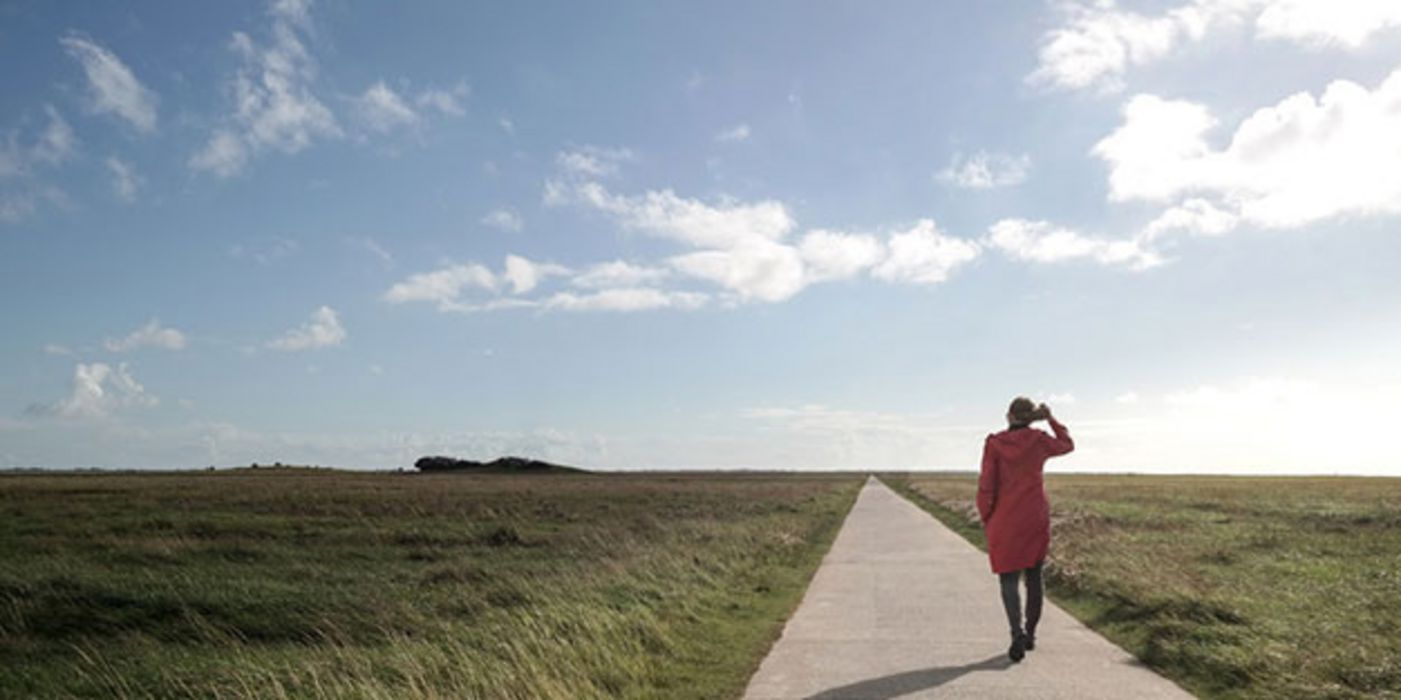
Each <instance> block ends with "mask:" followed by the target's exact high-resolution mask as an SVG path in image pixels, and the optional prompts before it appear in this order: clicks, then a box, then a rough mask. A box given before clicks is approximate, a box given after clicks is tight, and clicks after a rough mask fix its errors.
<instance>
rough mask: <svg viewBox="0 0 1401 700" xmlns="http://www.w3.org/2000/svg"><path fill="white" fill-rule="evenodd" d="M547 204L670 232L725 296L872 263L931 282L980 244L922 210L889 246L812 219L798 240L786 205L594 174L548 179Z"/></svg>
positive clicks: (782, 296) (674, 259)
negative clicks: (605, 181) (628, 187)
mask: <svg viewBox="0 0 1401 700" xmlns="http://www.w3.org/2000/svg"><path fill="white" fill-rule="evenodd" d="M545 200H546V203H547V204H550V205H553V206H558V205H561V204H566V203H577V204H583V205H585V206H589V207H592V208H595V209H598V210H600V211H603V212H606V213H608V214H611V215H612V216H613V217H614V218H615V219H616V220H617V221H618V222H619V223H620V224H621V225H622V226H623V227H624V228H627V229H631V230H636V231H640V232H643V233H647V234H650V235H653V236H657V237H659V238H665V239H670V240H674V241H677V242H679V243H682V244H685V245H688V246H690V247H692V248H696V249H698V250H696V251H695V252H691V253H684V254H680V255H674V256H671V257H669V258H667V260H666V262H667V265H668V266H669V267H670V268H672V269H673V270H675V271H677V272H679V273H681V274H682V275H685V276H689V277H692V278H695V279H699V280H703V281H706V282H710V283H712V284H715V285H717V286H719V287H721V288H723V289H724V290H726V291H727V292H729V293H730V294H731V295H732V296H731V297H729V301H731V302H746V301H764V302H777V301H783V300H786V299H789V298H791V297H792V296H794V295H795V294H797V293H798V292H800V291H802V290H803V289H804V288H805V287H807V286H808V285H810V284H812V283H815V282H822V281H827V280H833V279H841V278H846V277H852V276H854V275H856V274H858V273H860V272H862V271H863V270H867V269H870V270H871V271H872V274H873V275H875V276H876V277H878V278H880V279H884V280H887V281H895V282H913V283H920V284H930V283H936V282H942V281H944V280H945V279H946V278H947V276H948V274H949V272H951V271H952V270H953V269H954V268H955V267H958V266H959V265H961V264H963V263H966V262H968V261H969V260H972V259H973V258H975V257H977V254H978V250H979V248H978V244H977V243H974V242H972V241H965V240H962V239H958V238H953V237H949V236H944V235H943V234H941V233H939V232H938V231H937V229H936V227H935V225H934V222H933V221H930V220H923V221H920V222H918V223H917V224H915V225H914V227H913V228H912V229H910V230H908V231H898V232H895V233H893V234H892V235H890V236H889V242H888V246H882V245H881V244H880V242H879V240H878V239H876V238H875V237H874V236H872V235H869V234H846V233H839V232H833V231H827V230H822V229H817V230H814V231H811V232H809V234H808V235H807V236H805V237H804V238H803V239H801V240H800V241H799V242H798V244H797V245H796V246H795V245H792V244H790V243H788V242H786V240H787V239H788V236H789V234H790V233H792V232H793V231H794V229H796V227H797V223H796V221H794V219H793V217H792V215H791V214H790V213H789V211H788V207H787V206H786V205H784V204H783V203H782V202H779V201H775V200H763V201H759V202H752V203H744V202H738V201H736V200H733V199H730V198H723V197H722V198H720V199H719V201H717V202H715V203H706V202H702V201H699V200H695V199H688V198H684V197H680V196H678V195H677V194H676V193H675V192H673V191H671V190H669V189H667V190H651V191H647V192H645V193H643V194H641V195H634V196H627V195H615V194H613V193H610V192H609V191H608V190H607V189H606V188H605V187H604V186H603V185H601V184H599V183H597V182H592V181H584V182H571V181H563V180H551V181H549V182H547V183H546V195H545Z"/></svg>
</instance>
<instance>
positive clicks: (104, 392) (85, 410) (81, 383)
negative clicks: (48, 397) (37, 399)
mask: <svg viewBox="0 0 1401 700" xmlns="http://www.w3.org/2000/svg"><path fill="white" fill-rule="evenodd" d="M157 403H159V400H158V399H157V398H156V397H154V396H151V395H150V394H148V393H146V388H145V387H143V386H141V384H140V383H139V382H137V381H136V379H135V378H134V377H132V376H131V372H130V371H129V370H128V369H127V366H126V363H122V364H120V365H117V367H116V368H113V367H112V366H111V365H108V364H105V363H102V362H94V363H92V364H81V363H80V364H78V365H77V366H76V367H75V368H74V369H73V393H72V394H70V395H69V396H68V398H65V399H60V400H59V401H57V402H55V403H53V404H35V405H32V406H30V407H29V410H28V413H30V414H31V415H53V416H59V417H62V418H106V417H108V416H109V415H111V414H112V413H113V412H114V411H117V410H119V409H123V408H127V407H141V406H154V405H156V404H157Z"/></svg>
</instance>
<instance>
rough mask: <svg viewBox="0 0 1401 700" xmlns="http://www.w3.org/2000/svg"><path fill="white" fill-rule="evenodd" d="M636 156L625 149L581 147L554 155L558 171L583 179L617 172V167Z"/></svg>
mask: <svg viewBox="0 0 1401 700" xmlns="http://www.w3.org/2000/svg"><path fill="white" fill-rule="evenodd" d="M636 157H637V156H636V155H634V154H633V152H632V150H630V149H627V148H602V147H599V146H581V147H579V148H575V149H571V150H568V151H560V152H559V153H558V154H556V155H555V164H556V165H558V166H559V168H560V170H563V171H564V172H566V173H568V174H571V175H578V176H583V177H603V176H606V175H613V174H615V173H617V172H618V166H619V165H620V164H622V163H624V162H627V161H630V160H633V159H635V158H636Z"/></svg>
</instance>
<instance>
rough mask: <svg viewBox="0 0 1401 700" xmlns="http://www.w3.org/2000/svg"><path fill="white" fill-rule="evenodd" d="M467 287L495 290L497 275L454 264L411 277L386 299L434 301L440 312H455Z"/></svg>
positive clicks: (399, 302)
mask: <svg viewBox="0 0 1401 700" xmlns="http://www.w3.org/2000/svg"><path fill="white" fill-rule="evenodd" d="M464 287H476V288H479V289H483V290H487V291H495V290H496V287H497V283H496V276H495V275H493V274H492V273H491V270H488V269H487V268H485V267H483V266H481V265H477V264H475V263H473V264H469V265H451V266H449V267H445V268H443V269H441V270H434V271H433V272H421V273H418V274H415V275H410V276H409V278H408V279H406V280H404V281H403V282H399V283H398V284H395V285H394V286H392V287H390V288H389V291H387V292H385V294H384V299H385V301H388V302H390V303H394V304H402V303H404V302H408V301H431V302H434V303H436V304H437V305H438V309H439V310H443V311H447V310H452V309H453V307H454V306H455V305H456V303H457V302H458V299H459V297H460V296H461V294H462V289H463V288H464Z"/></svg>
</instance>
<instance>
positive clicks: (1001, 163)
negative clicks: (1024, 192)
mask: <svg viewBox="0 0 1401 700" xmlns="http://www.w3.org/2000/svg"><path fill="white" fill-rule="evenodd" d="M1030 172H1031V156H1029V155H1026V154H1025V153H1023V154H1021V155H1016V156H1014V155H1009V154H1006V153H988V152H986V151H978V152H977V153H975V154H973V155H972V156H971V157H968V158H965V157H964V156H963V154H961V153H956V154H954V157H953V160H951V161H949V164H948V166H947V167H945V168H944V169H943V170H941V171H939V175H938V178H939V180H940V181H941V182H945V183H948V184H950V185H954V186H957V187H964V188H968V189H975V190H986V189H992V188H996V187H1010V186H1012V185H1019V184H1021V183H1023V182H1025V181H1026V177H1027V174H1028V173H1030Z"/></svg>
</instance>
